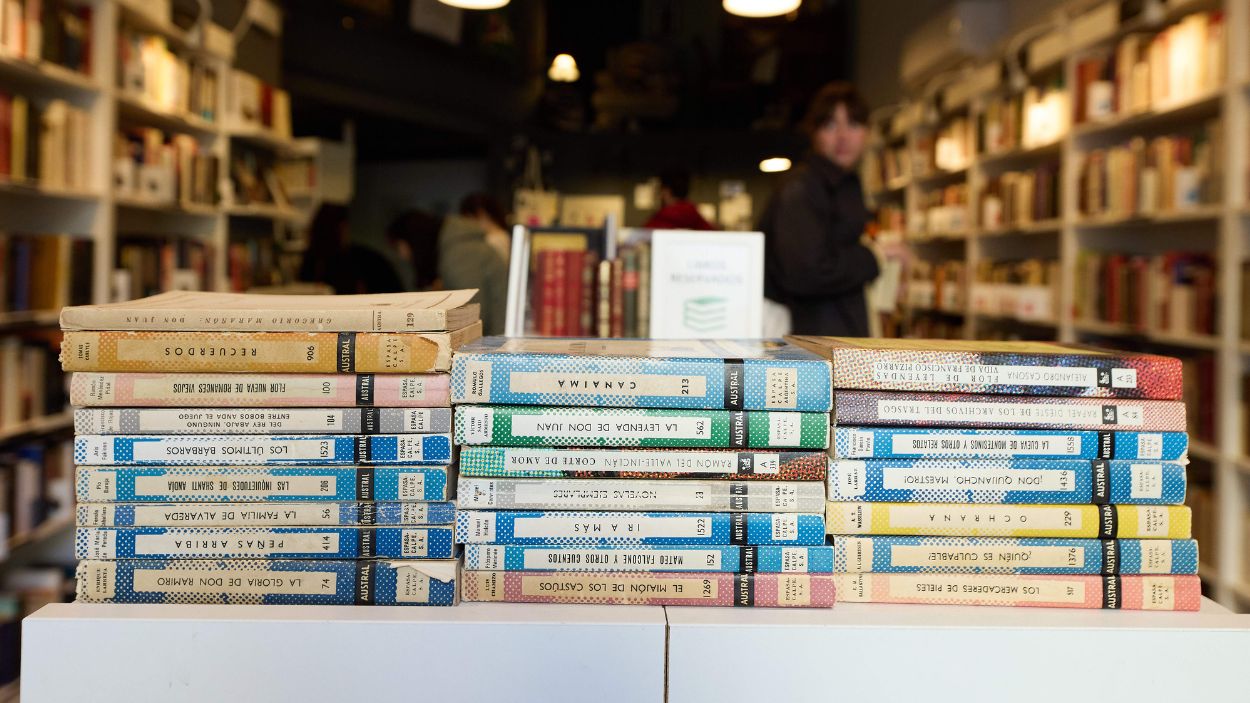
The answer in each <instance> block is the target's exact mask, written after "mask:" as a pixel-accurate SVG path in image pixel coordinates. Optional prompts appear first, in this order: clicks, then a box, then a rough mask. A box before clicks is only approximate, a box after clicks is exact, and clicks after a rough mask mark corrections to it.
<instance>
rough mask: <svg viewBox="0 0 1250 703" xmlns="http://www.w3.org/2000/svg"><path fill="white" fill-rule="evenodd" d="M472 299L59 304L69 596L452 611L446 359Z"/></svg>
mask: <svg viewBox="0 0 1250 703" xmlns="http://www.w3.org/2000/svg"><path fill="white" fill-rule="evenodd" d="M474 293H475V291H446V292H439V293H410V294H408V293H406V294H396V295H384V296H333V297H332V296H325V297H321V296H259V295H235V294H228V293H183V292H174V293H166V294H162V295H159V296H153V297H151V298H146V299H143V300H138V301H134V302H131V303H117V304H110V305H97V306H83V307H76V308H66V309H65V310H64V311H63V312H62V315H61V325H62V327H63V328H64V329H65V330H66V331H65V333H64V343H63V346H62V351H61V360H62V363H63V365H64V367H65V370H66V371H72V372H74V376H73V378H72V379H71V383H70V386H71V402H72V403H73V404H74V405H76V406H81V407H80V409H79V410H77V411H76V412H75V418H74V420H75V431H76V433H77V434H76V437H75V447H74V459H75V462H76V463H77V464H78V468H77V475H76V491H77V498H78V501H79V505H78V507H77V524H78V525H79V529H78V532H77V535H76V550H77V556H78V558H79V559H82V560H83V561H81V562H80V563H79V565H78V599H79V600H80V601H87V602H114V603H152V602H156V603H275V604H293V603H300V604H361V605H365V604H368V605H372V604H378V605H452V604H454V603H455V602H456V595H457V594H456V591H457V578H456V577H457V563H456V561H455V556H456V554H455V546H454V544H453V541H452V536H453V534H452V532H453V527H452V522H453V516H454V508H453V506H452V504H451V503H450V502H449V501H450V499H451V498H452V497H453V493H452V490H453V488H454V486H453V483H454V471H453V469H452V466H451V464H452V445H451V436H450V434H449V431H450V429H451V409H450V407H449V403H448V394H447V390H448V377H447V372H448V371H449V370H450V368H451V353H452V350H453V349H455V348H456V347H458V346H460V345H461V344H463V343H466V342H468V341H472V340H473V339H475V338H477V337H478V336H480V334H481V322H480V321H479V320H478V306H477V305H474V304H470V303H469V300H470V299H471V298H472V297H473V294H474ZM188 330H192V331H188Z"/></svg>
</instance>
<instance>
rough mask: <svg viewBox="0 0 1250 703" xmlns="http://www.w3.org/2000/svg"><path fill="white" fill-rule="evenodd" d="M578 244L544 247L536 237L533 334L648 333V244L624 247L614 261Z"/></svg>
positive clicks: (530, 320)
mask: <svg viewBox="0 0 1250 703" xmlns="http://www.w3.org/2000/svg"><path fill="white" fill-rule="evenodd" d="M554 241H556V242H560V241H573V240H554ZM581 241H584V240H581ZM582 246H584V245H582ZM582 246H577V247H576V248H562V247H561V245H560V244H555V245H554V246H551V247H548V246H547V245H545V244H543V243H542V239H541V235H540V236H539V237H536V242H535V245H534V251H533V264H532V269H531V271H532V274H531V275H532V280H531V289H532V290H531V293H530V296H529V304H530V311H529V315H528V316H527V321H528V323H527V324H528V325H530V326H531V328H532V329H531V331H532V333H534V334H537V335H539V336H543V337H645V336H647V334H648V331H649V330H650V313H651V296H650V281H651V245H650V243H648V242H641V243H637V244H626V245H623V246H621V247H619V248H618V249H617V256H616V258H614V259H600V258H599V256H598V254H596V253H595V252H594V251H593V250H590V249H586V248H582ZM690 314H692V315H693V314H698V311H691V312H690Z"/></svg>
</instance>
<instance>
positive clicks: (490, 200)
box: [460, 191, 508, 230]
mask: <svg viewBox="0 0 1250 703" xmlns="http://www.w3.org/2000/svg"><path fill="white" fill-rule="evenodd" d="M460 214H461V215H465V216H467V217H474V216H477V215H478V214H482V215H486V216H487V217H489V218H490V221H491V222H494V223H495V224H496V225H498V226H499V228H500V229H503V230H506V229H508V213H507V212H506V211H505V210H504V208H503V204H501V203H500V202H499V200H498V199H497V198H495V196H493V195H491V194H489V193H483V192H480V191H479V192H477V193H469V194H468V195H466V196H464V199H463V200H461V201H460Z"/></svg>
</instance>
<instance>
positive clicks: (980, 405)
mask: <svg viewBox="0 0 1250 703" xmlns="http://www.w3.org/2000/svg"><path fill="white" fill-rule="evenodd" d="M835 396H836V398H837V402H836V403H835V404H834V407H835V416H834V420H835V422H836V424H838V425H848V426H849V425H887V426H919V427H970V426H971V427H1030V428H1037V429H1065V430H1069V429H1070V430H1141V431H1153V432H1184V431H1185V428H1186V425H1185V403H1184V402H1182V401H1179V400H1122V399H1117V398H1062V397H1055V396H1018V395H965V394H959V393H896V392H888V391H837V392H836V393H835Z"/></svg>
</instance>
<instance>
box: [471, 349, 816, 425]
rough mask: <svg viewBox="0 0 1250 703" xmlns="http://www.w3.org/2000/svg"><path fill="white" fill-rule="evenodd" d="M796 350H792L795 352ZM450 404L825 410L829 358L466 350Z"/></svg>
mask: <svg viewBox="0 0 1250 703" xmlns="http://www.w3.org/2000/svg"><path fill="white" fill-rule="evenodd" d="M796 351H797V350H796ZM451 395H452V402H454V403H477V404H495V405H555V406H591V407H618V408H685V409H693V410H797V411H803V412H829V410H830V408H831V407H832V397H833V391H832V376H831V375H830V371H829V362H827V361H824V360H822V359H819V358H816V357H815V356H812V357H811V358H810V359H734V358H655V357H623V356H591V355H577V354H525V353H509V352H500V353H491V352H486V353H466V352H460V353H458V354H457V355H456V358H455V359H454V360H453V362H452V370H451Z"/></svg>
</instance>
